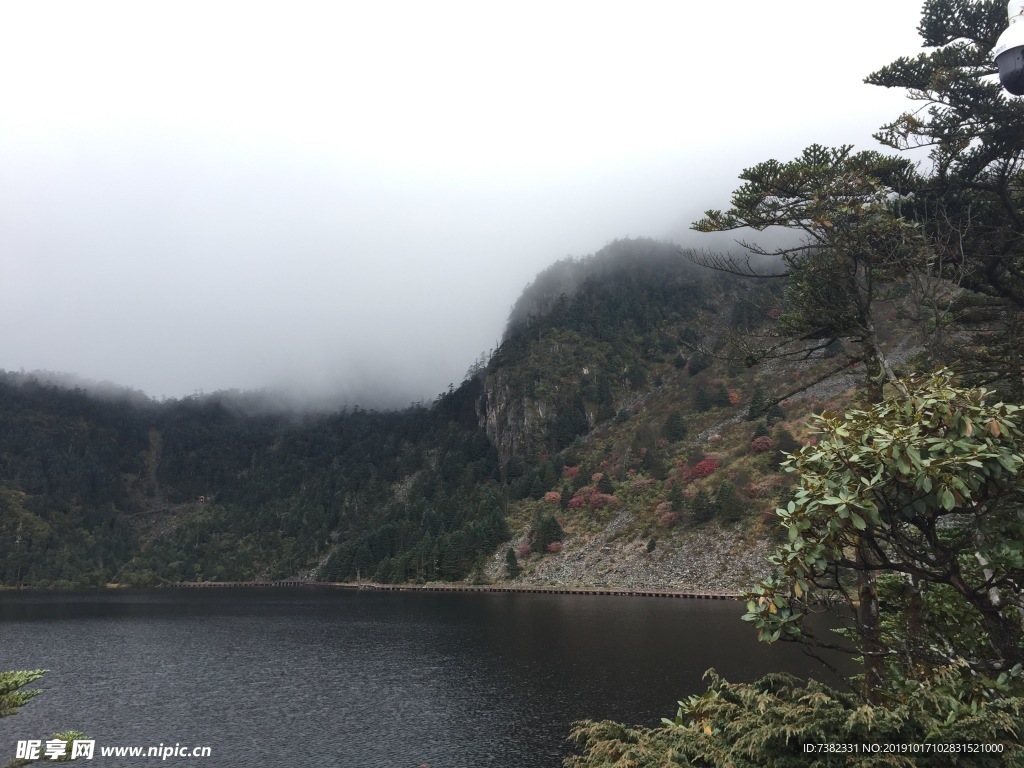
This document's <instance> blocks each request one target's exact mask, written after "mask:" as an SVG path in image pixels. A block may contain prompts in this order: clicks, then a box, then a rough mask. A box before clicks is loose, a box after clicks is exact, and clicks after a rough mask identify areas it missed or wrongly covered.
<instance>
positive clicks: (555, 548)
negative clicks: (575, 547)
mask: <svg viewBox="0 0 1024 768" xmlns="http://www.w3.org/2000/svg"><path fill="white" fill-rule="evenodd" d="M547 550H548V552H561V551H562V542H560V541H552V542H551V543H550V544H548V546H547Z"/></svg>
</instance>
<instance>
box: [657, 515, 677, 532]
mask: <svg viewBox="0 0 1024 768" xmlns="http://www.w3.org/2000/svg"><path fill="white" fill-rule="evenodd" d="M658 522H659V523H661V526H662V527H663V528H671V527H672V526H674V525H675V524H676V523H678V522H679V513H678V512H666V513H665V514H663V515H662V516H661V517H659V518H658Z"/></svg>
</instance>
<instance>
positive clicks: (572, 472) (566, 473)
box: [562, 467, 580, 480]
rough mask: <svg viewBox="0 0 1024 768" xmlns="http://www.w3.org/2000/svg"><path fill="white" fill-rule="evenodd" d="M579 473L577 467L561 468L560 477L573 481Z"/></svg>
mask: <svg viewBox="0 0 1024 768" xmlns="http://www.w3.org/2000/svg"><path fill="white" fill-rule="evenodd" d="M579 473H580V468H579V467H562V477H564V478H565V479H566V480H573V479H575V477H576V476H577V475H578V474H579Z"/></svg>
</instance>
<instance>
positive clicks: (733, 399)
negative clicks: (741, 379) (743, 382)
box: [729, 389, 740, 405]
mask: <svg viewBox="0 0 1024 768" xmlns="http://www.w3.org/2000/svg"><path fill="white" fill-rule="evenodd" d="M739 404H740V393H739V392H737V391H736V390H734V389H731V390H729V405H739Z"/></svg>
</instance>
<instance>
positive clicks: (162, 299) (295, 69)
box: [0, 0, 920, 404]
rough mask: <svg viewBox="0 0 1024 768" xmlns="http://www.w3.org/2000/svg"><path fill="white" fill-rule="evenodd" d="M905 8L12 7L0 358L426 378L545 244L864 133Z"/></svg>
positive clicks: (2, 126)
mask: <svg viewBox="0 0 1024 768" xmlns="http://www.w3.org/2000/svg"><path fill="white" fill-rule="evenodd" d="M919 10H920V3H918V2H910V1H909V0H884V1H883V0H860V1H859V2H855V3H838V2H822V1H821V0H776V2H771V3H746V4H743V3H726V2H715V3H711V2H684V1H683V0H672V1H671V2H643V0H630V2H624V1H623V2H615V3H611V2H594V1H593V0H591V1H590V2H557V1H556V0H547V2H524V1H523V0H517V2H514V3H512V2H490V1H489V0H473V1H472V2H459V3H456V2H446V1H445V0H431V2H408V3H396V2H380V1H374V2H370V1H369V0H360V2H342V1H341V0H338V1H336V2H330V3H327V2H325V3H303V2H295V1H294V0H291V1H290V2H276V3H259V2H235V3H222V2H210V1H209V0H203V2H182V1H181V0H177V1H176V2H173V3H148V2H145V3H140V2H137V1H135V0H132V1H131V2H123V3H111V2H102V0H90V2H68V3H55V2H45V1H38V2H7V3H3V4H0V72H3V73H4V74H3V76H2V77H0V105H2V114H3V117H2V118H0V266H2V268H3V272H2V274H3V278H4V279H3V285H4V291H3V300H2V301H0V323H2V333H0V368H3V369H7V370H15V371H17V370H22V369H23V370H26V371H27V370H34V369H46V370H51V371H66V372H71V373H74V374H78V375H81V376H84V377H87V378H91V379H97V380H109V381H112V382H115V383H117V384H121V385H125V386H129V387H133V388H137V389H141V390H143V391H144V392H146V393H148V394H150V395H152V396H154V397H180V396H185V395H190V394H193V393H195V392H199V391H204V392H212V391H215V390H220V389H231V388H238V389H259V388H263V387H271V388H273V387H279V386H291V387H297V388H298V389H299V391H302V392H306V393H310V394H312V395H318V396H322V395H324V394H325V393H334V392H341V393H349V394H351V393H356V394H355V395H354V397H355V398H356V399H360V398H363V399H367V395H366V394H365V393H367V392H376V393H381V392H387V393H391V395H393V397H394V399H395V400H394V401H395V402H396V403H399V404H404V403H407V402H409V401H410V400H413V399H419V398H421V397H427V398H429V397H432V396H433V395H435V394H436V393H437V392H439V391H441V390H442V389H444V388H446V387H447V385H448V384H449V382H454V383H458V382H459V381H460V380H461V378H462V375H463V374H464V373H465V371H466V369H467V367H468V366H469V365H470V363H472V362H473V360H474V359H475V358H476V357H477V356H478V355H479V354H480V352H481V351H483V350H486V349H489V348H491V347H492V346H494V344H495V342H496V340H497V339H498V338H499V336H500V334H501V331H502V327H503V325H504V322H505V319H506V318H507V316H508V310H509V308H510V306H511V304H512V303H513V302H514V301H515V299H516V297H517V296H518V295H519V293H520V291H521V289H522V287H523V286H524V284H525V283H526V282H528V281H529V280H530V279H532V278H533V276H534V275H535V274H536V273H537V272H538V271H540V270H541V269H543V268H544V267H546V266H547V265H549V264H550V263H551V262H553V261H555V260H557V259H560V258H563V257H565V256H567V255H574V256H583V255H586V254H589V253H593V252H594V251H595V250H598V249H599V248H601V247H602V246H603V245H605V244H606V243H608V242H609V241H611V240H613V239H615V238H617V237H626V236H647V237H654V238H667V237H674V238H678V237H682V236H684V235H685V234H686V227H687V226H688V224H689V223H690V222H691V221H693V220H694V219H696V218H698V217H699V216H700V213H701V212H702V211H703V210H705V209H707V208H712V207H714V208H724V207H727V206H728V201H729V193H730V192H731V190H732V189H734V188H735V186H736V177H737V174H738V173H739V172H740V171H741V170H742V169H743V168H744V167H747V166H750V165H752V164H754V163H756V162H759V161H761V160H764V159H767V158H769V157H776V158H779V159H790V158H792V157H793V156H795V155H796V154H797V153H798V152H799V151H800V150H801V149H802V148H803V147H804V146H806V145H807V144H810V143H814V142H818V143H824V144H840V143H853V144H856V145H857V146H858V147H859V148H872V147H874V146H875V144H874V142H873V140H872V139H871V133H872V132H873V131H874V130H876V129H877V128H878V127H879V126H880V125H881V124H882V123H883V122H885V121H887V120H890V119H892V118H893V117H895V116H896V115H897V114H899V112H900V111H902V110H903V109H904V107H905V106H906V105H907V102H906V100H905V98H904V96H903V94H901V93H897V92H890V91H885V90H883V89H879V88H874V87H871V86H867V85H864V84H863V83H862V79H863V78H864V77H865V76H866V75H867V74H868V73H870V72H871V71H873V70H874V69H877V68H878V67H879V66H881V65H883V64H886V63H888V62H889V61H891V60H893V59H895V58H896V57H898V56H901V55H914V54H916V53H917V52H918V51H919V50H920V40H919V38H918V36H917V34H916V31H915V30H916V27H917V23H918V20H919ZM687 236H688V235H687ZM706 237H707V236H701V235H696V234H693V242H692V243H691V244H695V245H698V246H701V245H705V244H709V243H711V242H712V241H709V240H706V239H700V238H706ZM727 242H728V241H727ZM359 393H363V394H359Z"/></svg>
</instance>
